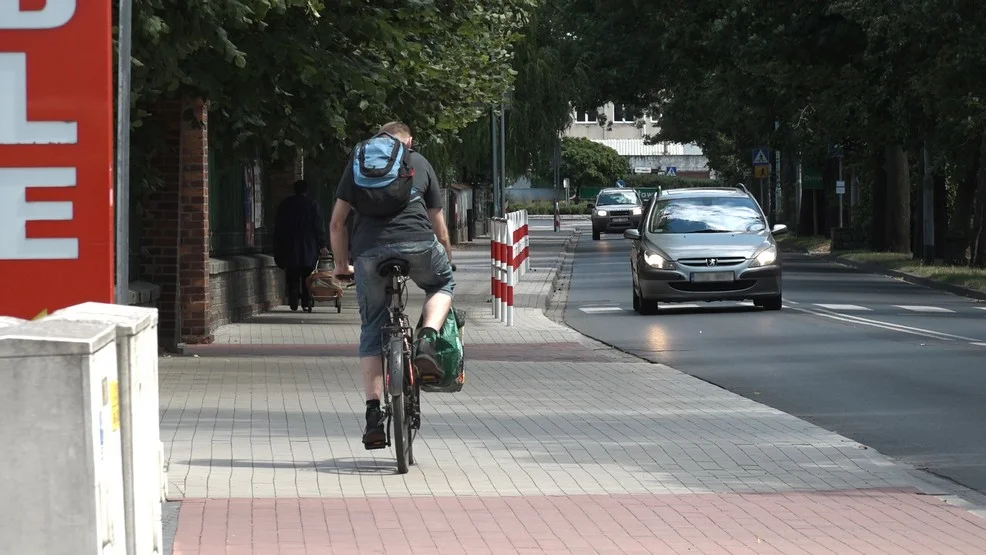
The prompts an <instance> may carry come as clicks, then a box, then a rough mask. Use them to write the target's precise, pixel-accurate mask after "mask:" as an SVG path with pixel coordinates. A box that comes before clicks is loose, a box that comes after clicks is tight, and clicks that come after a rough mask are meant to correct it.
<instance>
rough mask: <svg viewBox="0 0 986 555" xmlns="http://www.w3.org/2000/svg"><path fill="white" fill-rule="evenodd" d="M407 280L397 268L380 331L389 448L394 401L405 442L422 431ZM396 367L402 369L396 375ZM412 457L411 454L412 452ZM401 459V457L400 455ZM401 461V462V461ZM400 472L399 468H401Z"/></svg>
mask: <svg viewBox="0 0 986 555" xmlns="http://www.w3.org/2000/svg"><path fill="white" fill-rule="evenodd" d="M407 279H408V278H407V277H405V276H403V275H401V273H400V271H399V269H398V268H394V271H393V277H392V278H391V282H390V284H389V285H388V286H387V305H388V307H387V310H388V312H389V316H388V318H387V323H386V324H385V325H384V326H383V329H382V330H381V335H382V340H383V346H384V350H383V352H382V353H381V359H382V362H383V368H384V373H383V382H384V383H383V397H384V398H383V405H384V410H385V414H386V415H387V445H388V446H390V445H391V431H392V428H393V427H392V426H391V419H392V417H393V415H394V407H393V405H392V403H391V398H392V397H398V398H399V401H398V402H399V403H402V404H403V408H404V411H403V415H404V418H405V419H407V424H408V427H409V428H410V433H409V434H408V437H407V438H406V440H405V441H407V443H408V445H409V446H410V445H411V444H413V442H414V438H415V437H416V436H417V430H419V429H420V427H421V407H420V396H419V394H418V392H417V391H418V390H417V384H416V383H415V372H414V369H413V366H412V357H411V345H412V329H411V325H410V321H409V320H408V317H407V314H406V313H405V312H404V310H405V302H404V294H405V292H406V282H407ZM395 338H399V345H400V350H401V353H400V355H399V356H400V359H399V360H400V361H401V363H400V364H399V365H394V364H390V363H389V362H388V361H389V360H393V358H392V357H393V356H394V353H393V352H392V346H393V344H394V343H395V342H394V339H395ZM395 366H398V367H399V368H400V374H397V373H396V372H397V370H396V368H395ZM409 453H410V451H409ZM398 456H399V457H400V455H398ZM399 460H400V459H399ZM408 462H409V463H410V464H413V457H412V456H411V455H409V461H408ZM398 467H399V468H400V464H398Z"/></svg>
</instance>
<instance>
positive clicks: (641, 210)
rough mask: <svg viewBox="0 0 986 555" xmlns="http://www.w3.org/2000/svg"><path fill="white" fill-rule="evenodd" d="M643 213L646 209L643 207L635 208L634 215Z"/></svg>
mask: <svg viewBox="0 0 986 555" xmlns="http://www.w3.org/2000/svg"><path fill="white" fill-rule="evenodd" d="M643 213H644V209H643V208H634V209H633V215H634V216H639V215H641V214H643Z"/></svg>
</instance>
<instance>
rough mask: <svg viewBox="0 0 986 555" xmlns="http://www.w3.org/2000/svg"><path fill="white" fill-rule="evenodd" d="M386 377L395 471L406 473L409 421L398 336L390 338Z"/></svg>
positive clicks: (402, 358) (409, 456)
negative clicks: (392, 416)
mask: <svg viewBox="0 0 986 555" xmlns="http://www.w3.org/2000/svg"><path fill="white" fill-rule="evenodd" d="M387 377H388V381H389V383H388V389H389V391H390V406H391V410H393V415H394V451H395V455H396V456H397V473H398V474H407V470H408V466H409V463H410V461H411V421H410V419H409V418H408V414H407V410H406V407H407V398H406V397H405V396H404V342H403V340H402V339H401V338H400V337H393V338H391V340H390V349H389V351H388V353H387Z"/></svg>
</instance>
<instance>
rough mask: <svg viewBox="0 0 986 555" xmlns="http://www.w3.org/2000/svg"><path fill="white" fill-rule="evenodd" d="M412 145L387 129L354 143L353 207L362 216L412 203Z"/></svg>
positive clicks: (380, 215) (399, 209)
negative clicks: (356, 143)
mask: <svg viewBox="0 0 986 555" xmlns="http://www.w3.org/2000/svg"><path fill="white" fill-rule="evenodd" d="M410 153H411V149H409V148H407V146H405V145H404V143H402V142H401V141H399V140H398V139H396V138H395V137H394V136H392V135H390V134H388V133H380V134H379V135H375V136H374V137H371V138H370V139H368V140H366V141H363V142H362V143H360V144H359V145H357V146H356V151H355V152H354V153H353V181H354V182H355V183H356V186H355V187H354V188H353V203H352V204H353V208H355V209H356V212H358V213H359V215H361V216H370V217H375V218H385V217H390V216H394V215H396V214H399V213H401V212H403V211H404V209H405V208H407V206H408V204H410V203H411V196H412V195H411V192H412V191H411V190H412V186H413V184H414V168H412V167H411V162H410Z"/></svg>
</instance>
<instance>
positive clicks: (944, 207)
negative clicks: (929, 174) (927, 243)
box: [933, 167, 949, 260]
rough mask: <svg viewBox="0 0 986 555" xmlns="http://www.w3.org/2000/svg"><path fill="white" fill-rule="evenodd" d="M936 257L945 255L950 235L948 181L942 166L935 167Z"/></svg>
mask: <svg viewBox="0 0 986 555" xmlns="http://www.w3.org/2000/svg"><path fill="white" fill-rule="evenodd" d="M933 178H934V180H935V259H936V260H938V259H941V258H944V257H945V252H946V249H945V241H946V237H948V223H949V222H948V188H947V187H948V182H947V181H946V179H945V173H944V172H943V171H942V169H941V168H940V167H935V172H934V176H933Z"/></svg>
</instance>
